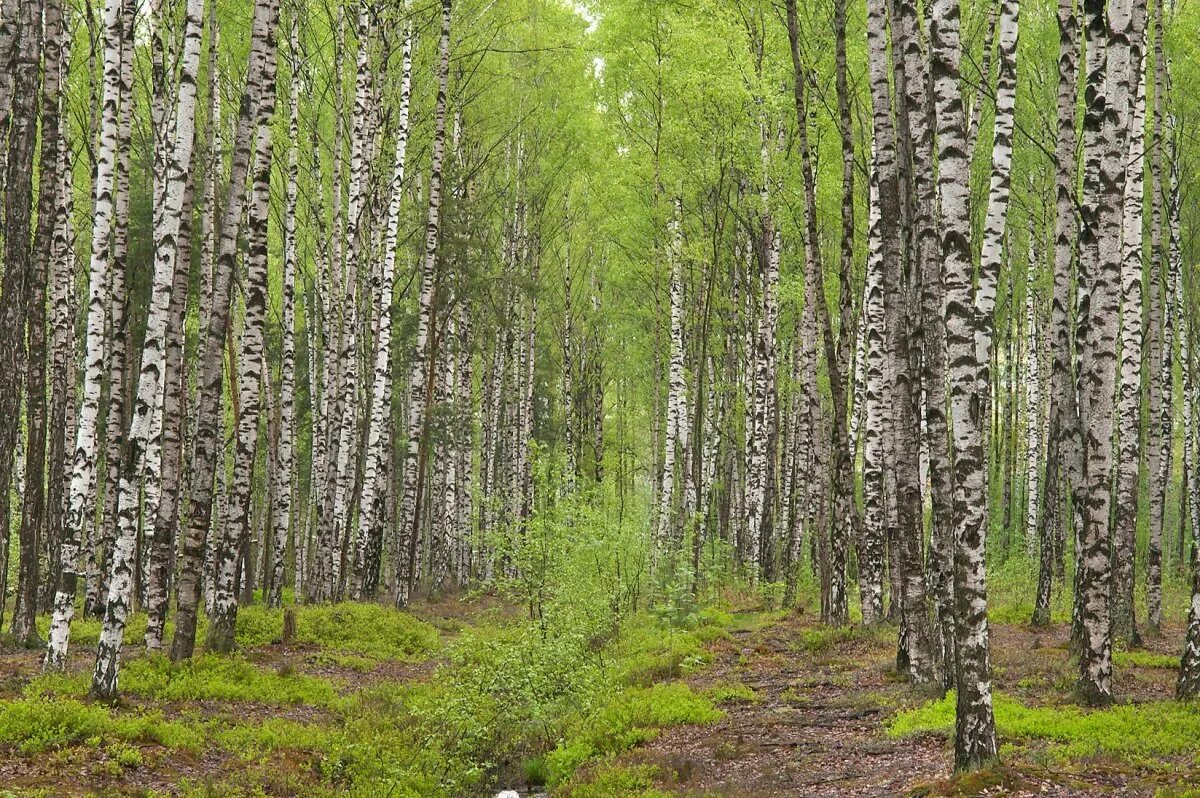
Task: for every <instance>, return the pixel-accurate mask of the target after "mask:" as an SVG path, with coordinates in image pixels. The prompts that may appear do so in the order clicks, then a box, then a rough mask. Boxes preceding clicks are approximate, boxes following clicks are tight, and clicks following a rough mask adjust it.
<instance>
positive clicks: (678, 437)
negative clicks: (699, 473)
mask: <svg viewBox="0 0 1200 798" xmlns="http://www.w3.org/2000/svg"><path fill="white" fill-rule="evenodd" d="M672 208H673V210H672V215H671V222H670V224H669V226H668V236H669V237H670V241H671V243H670V245H669V249H668V251H667V262H668V266H669V270H670V278H669V279H670V287H669V293H670V297H671V349H670V364H669V366H668V370H667V374H668V376H667V406H666V410H667V416H666V425H665V435H664V443H663V459H662V474H661V476H660V482H661V485H660V488H659V493H658V522H657V526H656V528H655V540H654V555H655V557H657V558H662V557H664V556H667V555H669V554H670V552H672V551H673V550H674V548H675V545H676V543H677V539H678V538H679V534H678V532H677V530H678V526H679V518H678V515H677V513H676V500H675V487H676V483H677V482H680V481H682V480H681V479H680V473H677V472H681V469H677V468H676V460H677V457H678V452H679V451H680V450H685V449H686V448H687V433H688V428H687V420H686V419H685V418H684V417H683V416H684V414H685V413H686V402H687V381H686V379H685V377H684V365H683V276H682V270H683V263H682V260H683V201H682V200H681V199H679V198H678V197H677V198H676V199H675V200H674V202H673V204H672Z"/></svg>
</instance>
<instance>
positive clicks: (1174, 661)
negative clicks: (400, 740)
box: [1112, 651, 1179, 670]
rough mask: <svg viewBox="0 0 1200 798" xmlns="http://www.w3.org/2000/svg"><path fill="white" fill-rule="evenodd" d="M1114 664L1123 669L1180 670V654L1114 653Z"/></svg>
mask: <svg viewBox="0 0 1200 798" xmlns="http://www.w3.org/2000/svg"><path fill="white" fill-rule="evenodd" d="M1112 656H1113V664H1115V665H1120V666H1121V667H1123V668H1161V669H1163V670H1178V669H1179V655H1178V654H1159V653H1158V652H1156V651H1114V652H1113V655H1112Z"/></svg>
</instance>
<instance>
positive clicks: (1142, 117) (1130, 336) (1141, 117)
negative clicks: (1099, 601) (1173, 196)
mask: <svg viewBox="0 0 1200 798" xmlns="http://www.w3.org/2000/svg"><path fill="white" fill-rule="evenodd" d="M1138 49H1139V50H1140V48H1138ZM1131 67H1134V68H1136V69H1137V72H1140V73H1142V76H1141V78H1140V79H1138V80H1137V95H1136V99H1135V101H1134V106H1133V116H1132V117H1131V119H1130V128H1129V147H1128V164H1127V166H1126V176H1125V194H1124V197H1123V198H1122V212H1121V216H1122V219H1121V227H1122V233H1121V362H1120V377H1119V379H1120V384H1119V386H1118V389H1117V390H1118V402H1117V436H1118V441H1119V446H1120V455H1119V457H1118V459H1117V480H1116V482H1117V484H1116V501H1117V506H1116V519H1115V521H1116V523H1115V529H1114V530H1113V596H1112V604H1111V608H1112V609H1111V611H1112V623H1113V632H1112V633H1113V635H1114V636H1115V637H1119V638H1122V639H1124V640H1126V641H1128V642H1130V643H1131V644H1134V645H1137V644H1140V642H1141V637H1140V636H1139V635H1138V632H1137V624H1136V622H1135V619H1134V604H1133V581H1134V556H1135V554H1136V540H1135V538H1136V535H1137V515H1138V513H1137V508H1138V497H1139V494H1140V491H1139V489H1138V477H1139V474H1140V471H1141V454H1142V452H1141V434H1142V414H1141V410H1142V338H1143V335H1144V334H1145V320H1144V318H1143V316H1142V293H1143V292H1142V271H1143V268H1144V267H1143V264H1142V203H1143V201H1144V197H1143V187H1144V181H1143V171H1144V156H1145V139H1144V135H1143V131H1144V129H1145V126H1146V78H1145V73H1144V71H1143V70H1142V69H1141V59H1140V53H1139V57H1137V58H1135V59H1134V60H1133V61H1132V62H1131Z"/></svg>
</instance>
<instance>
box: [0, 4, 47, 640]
mask: <svg viewBox="0 0 1200 798" xmlns="http://www.w3.org/2000/svg"><path fill="white" fill-rule="evenodd" d="M40 5H43V4H41V3H37V2H28V1H27V2H26V3H24V4H23V6H22V19H21V20H20V32H19V33H18V42H17V48H18V50H19V51H20V63H19V64H18V65H15V66H14V67H13V71H14V73H15V74H14V75H13V89H14V92H15V94H14V100H15V102H14V107H13V115H12V126H11V128H10V129H9V130H8V135H9V142H8V143H9V150H8V163H7V164H6V167H7V169H8V175H7V179H6V181H5V188H4V190H5V192H6V194H5V205H6V207H5V231H4V232H5V285H4V289H5V293H4V296H5V297H7V299H6V300H5V305H6V306H8V305H12V304H16V303H17V302H19V301H20V300H18V299H17V298H16V297H15V296H13V295H10V294H9V293H8V288H9V287H10V286H9V284H8V282H7V281H8V276H9V272H16V271H20V272H22V274H21V275H19V279H22V282H24V283H25V286H24V288H23V289H22V291H23V292H24V293H26V294H27V295H28V296H27V300H28V306H27V307H26V308H22V309H18V308H12V307H6V312H5V313H4V316H3V323H4V325H5V328H4V329H5V331H6V332H11V329H10V328H9V327H8V326H7V325H8V324H9V323H10V322H11V321H14V320H15V319H13V318H12V316H13V315H14V312H15V314H16V315H18V316H20V315H23V316H25V320H26V325H25V326H26V329H25V331H24V332H25V338H26V346H27V347H28V349H27V351H23V350H25V348H26V347H25V346H22V345H21V343H20V338H21V335H20V333H21V330H20V327H19V326H18V328H17V330H16V332H17V335H16V336H15V338H16V341H17V343H16V346H12V347H7V348H6V349H7V350H8V351H7V352H6V359H8V358H11V359H12V360H16V361H18V362H17V363H12V362H11V360H9V362H8V363H7V364H6V365H5V366H4V370H5V371H8V372H9V375H10V376H8V377H7V378H6V379H5V385H4V387H5V389H6V390H7V389H8V387H9V385H10V381H11V380H12V379H14V378H15V380H16V382H17V383H19V382H20V373H21V372H22V371H27V372H28V373H27V377H28V383H27V392H26V399H25V418H26V424H25V428H26V436H27V440H26V455H25V490H24V493H23V495H22V496H21V500H22V501H21V528H20V538H19V539H20V543H21V559H20V566H19V572H18V578H17V596H16V603H15V606H14V608H13V623H12V635H13V637H14V638H15V639H17V640H18V641H21V642H24V643H26V644H29V645H31V646H32V647H37V646H38V644H39V643H40V640H39V638H38V636H37V630H36V629H35V627H34V620H35V614H36V612H37V588H38V553H39V550H40V548H41V543H40V537H41V531H42V529H43V522H44V521H45V491H44V487H43V486H44V484H45V483H44V476H45V466H46V431H47V428H46V284H47V280H48V277H49V273H50V264H49V258H50V245H51V239H52V238H53V235H54V225H55V218H56V217H55V211H54V206H55V202H56V199H57V197H58V194H57V191H56V188H57V186H58V170H59V165H60V164H61V163H62V161H61V159H60V158H59V154H58V148H59V142H60V141H61V130H60V127H59V86H60V77H61V74H62V9H61V6H60V5H59V3H58V2H57V0H49V1H48V2H46V3H44V9H39V6H40ZM39 11H42V14H43V16H44V20H43V24H44V25H45V33H44V40H45V41H44V48H43V42H42V41H40V40H39V36H38V34H39V30H38V24H37V23H38V12H39ZM43 49H44V61H45V65H46V66H45V72H44V75H43V79H42V86H41V89H42V91H41V98H40V106H41V107H40V111H41V117H42V146H41V152H40V159H41V161H40V164H39V168H40V174H39V176H38V177H39V186H38V206H37V208H38V211H37V225H36V233H35V236H34V237H31V236H30V226H31V225H30V218H29V212H30V209H31V208H32V205H33V193H32V189H33V162H34V158H33V151H34V147H33V145H34V138H35V135H36V130H37V117H38V110H39V108H38V100H39V98H38V86H37V79H38V61H39V57H40V56H42V52H41V51H42V50H43ZM0 130H2V128H0ZM31 242H32V244H33V246H32V249H31V248H30V243H31ZM14 256H15V257H14ZM14 276H16V275H14ZM18 293H19V292H18ZM9 340H12V339H9ZM22 360H24V363H21V362H20V361H22ZM19 391H20V389H19V387H18V388H17V393H19ZM14 398H15V397H14ZM6 406H7V405H6ZM12 409H13V411H14V412H13V413H12V414H10V415H11V421H9V422H7V423H12V424H14V425H15V424H16V419H17V416H18V414H17V413H16V412H15V411H16V405H15V404H14V405H12ZM6 443H7V440H6V441H4V442H3V443H0V445H4V444H6ZM10 457H11V451H10V449H8V448H6V449H5V450H4V451H3V452H0V458H3V459H4V460H5V461H6V462H5V468H6V470H7V468H8V467H9V465H8V462H7V461H8V459H9V458H10ZM7 476H8V475H7V474H3V475H0V495H3V496H4V497H5V499H6V501H7V497H8V481H9V480H8V479H7ZM57 476H58V475H57V474H53V472H52V479H56V478H57ZM0 512H3V513H5V514H6V515H7V513H8V505H7V503H6V504H5V505H4V509H3V510H0ZM6 565H7V563H6Z"/></svg>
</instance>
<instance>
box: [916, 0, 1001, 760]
mask: <svg viewBox="0 0 1200 798" xmlns="http://www.w3.org/2000/svg"><path fill="white" fill-rule="evenodd" d="M959 48H960V45H959V8H958V2H957V0H935V2H934V4H933V7H932V13H931V18H930V25H929V50H930V72H931V76H932V80H933V98H934V109H935V115H934V116H935V120H936V127H937V145H938V153H937V155H938V190H939V196H940V198H941V208H942V224H943V226H942V256H943V264H944V281H945V286H946V305H945V318H946V349H947V361H948V363H949V369H948V371H949V377H950V412H951V419H952V423H951V429H952V434H953V452H954V462H955V467H954V490H955V504H956V512H955V523H956V529H955V534H954V563H955V567H954V588H955V598H956V604H957V608H958V613H957V616H956V618H955V649H956V655H957V673H956V682H957V684H956V686H957V691H956V695H957V700H956V712H955V766H956V767H957V768H959V769H974V768H976V767H978V766H980V765H982V764H984V763H987V762H989V761H991V760H993V759H995V757H996V751H997V748H996V727H995V720H994V716H993V713H992V689H991V687H992V684H991V667H990V663H989V644H988V618H987V581H986V575H985V562H984V550H985V536H986V533H987V517H988V491H987V485H986V464H985V462H984V456H983V454H984V451H983V426H984V419H983V418H982V417H981V416H980V397H979V395H978V390H979V385H980V382H979V375H980V369H981V364H980V362H979V357H978V340H977V333H978V327H979V316H978V314H977V313H976V311H975V302H974V300H973V297H972V271H973V269H972V263H971V261H972V258H971V243H970V242H971V239H970V235H971V225H970V211H969V198H970V187H969V182H970V180H969V178H970V174H969V171H970V164H969V163H967V160H966V158H965V153H966V146H965V144H966V142H965V140H964V136H963V131H964V127H965V126H964V120H963V107H962V94H961V87H960V83H959V59H960V57H961V53H960V49H959Z"/></svg>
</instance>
